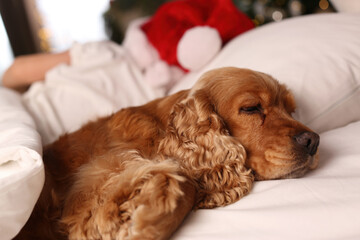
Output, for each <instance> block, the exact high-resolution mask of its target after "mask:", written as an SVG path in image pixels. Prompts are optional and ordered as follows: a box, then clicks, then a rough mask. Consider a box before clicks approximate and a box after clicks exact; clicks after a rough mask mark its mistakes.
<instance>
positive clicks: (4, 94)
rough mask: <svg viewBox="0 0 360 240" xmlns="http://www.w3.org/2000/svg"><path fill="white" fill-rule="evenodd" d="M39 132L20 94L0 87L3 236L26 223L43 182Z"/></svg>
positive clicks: (0, 224) (0, 230)
mask: <svg viewBox="0 0 360 240" xmlns="http://www.w3.org/2000/svg"><path fill="white" fill-rule="evenodd" d="M41 152H42V147H41V141H40V136H39V134H38V133H37V131H36V130H35V123H34V121H33V119H32V118H31V116H30V115H29V114H28V113H27V112H26V110H25V109H24V107H23V105H22V103H21V96H20V95H19V94H18V93H16V92H13V91H11V90H9V89H5V88H2V87H0V238H1V239H11V238H13V237H14V236H15V235H16V234H17V233H18V232H19V231H20V229H21V228H22V226H23V225H24V224H25V223H26V221H27V219H28V218H29V216H30V214H31V211H32V209H33V207H34V205H35V203H36V201H37V198H38V197H39V195H40V192H41V189H42V186H43V183H44V177H45V176H44V167H43V163H42V157H41Z"/></svg>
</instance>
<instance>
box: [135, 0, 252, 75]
mask: <svg viewBox="0 0 360 240" xmlns="http://www.w3.org/2000/svg"><path fill="white" fill-rule="evenodd" d="M252 28H254V24H253V22H252V21H251V20H250V19H249V18H248V17H247V16H246V15H245V14H243V13H242V12H240V11H239V10H238V9H237V8H236V7H235V6H234V4H233V3H232V1H231V0H178V1H172V2H168V3H166V4H164V5H162V6H161V7H160V8H159V9H158V11H157V12H156V13H155V15H154V16H153V17H152V18H151V19H150V20H149V21H147V22H146V23H144V24H143V25H142V26H141V29H142V30H143V31H144V33H145V34H146V36H147V39H148V40H149V42H150V43H151V44H152V45H153V46H154V47H155V48H156V49H157V51H158V53H159V56H160V58H161V59H162V60H164V61H165V62H167V63H168V64H169V65H175V66H179V67H180V68H182V69H185V70H195V69H197V68H199V67H201V66H202V65H203V64H204V63H205V62H207V61H208V60H210V59H211V58H212V57H213V56H214V55H215V54H216V53H217V52H218V51H219V50H220V48H221V47H222V46H223V45H224V44H226V43H227V42H228V41H229V40H231V39H232V38H234V37H236V36H237V35H239V34H241V33H243V32H245V31H247V30H250V29H252Z"/></svg>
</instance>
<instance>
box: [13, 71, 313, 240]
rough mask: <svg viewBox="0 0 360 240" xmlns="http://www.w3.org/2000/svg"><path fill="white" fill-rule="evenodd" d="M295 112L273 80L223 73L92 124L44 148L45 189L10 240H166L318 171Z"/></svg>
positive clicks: (309, 134)
mask: <svg viewBox="0 0 360 240" xmlns="http://www.w3.org/2000/svg"><path fill="white" fill-rule="evenodd" d="M294 111H295V102H294V98H293V96H292V94H291V93H290V92H289V90H288V89H287V88H286V87H285V86H284V85H282V84H280V83H279V82H278V81H277V80H275V79H273V78H272V77H271V76H269V75H267V74H264V73H260V72H256V71H252V70H249V69H239V68H233V67H227V68H219V69H215V70H211V71H209V72H207V73H205V74H204V75H203V76H202V77H201V78H200V79H199V80H198V82H197V83H196V84H195V85H194V87H193V88H192V89H190V90H184V91H180V92H178V93H176V94H173V95H170V96H167V97H164V98H160V99H156V100H154V101H151V102H149V103H148V104H146V105H143V106H138V107H129V108H125V109H122V110H120V111H118V112H116V113H114V114H113V115H111V116H108V117H104V118H101V119H99V120H97V121H94V122H90V123H88V124H86V125H85V126H83V127H82V128H81V129H79V130H77V131H75V132H73V133H70V134H66V135H64V136H62V137H60V138H59V139H58V140H57V141H55V142H54V143H53V144H51V145H49V146H47V147H45V149H44V156H43V159H44V165H45V172H46V180H45V186H44V188H43V191H42V193H41V196H40V198H39V200H38V202H37V204H36V206H35V209H34V211H33V213H32V215H31V217H30V219H29V221H28V222H27V224H26V225H25V227H24V228H23V229H22V231H21V232H20V233H19V235H18V236H17V237H16V238H15V239H70V240H75V239H168V238H169V237H170V236H171V234H172V233H173V232H174V231H175V230H176V229H177V227H178V226H179V225H180V224H181V223H182V221H183V220H184V218H185V217H186V216H187V214H188V213H189V212H190V211H191V210H192V209H198V208H215V207H218V206H225V205H228V204H231V203H234V202H235V201H237V200H239V199H240V198H242V197H243V196H244V195H246V194H247V193H249V191H250V189H251V187H252V184H253V181H254V180H268V179H282V178H297V177H301V176H303V175H304V174H305V173H306V172H307V171H308V170H310V169H314V168H316V166H317V164H318V150H317V149H318V145H319V135H318V134H316V133H314V132H313V131H312V130H310V129H309V128H308V127H306V126H304V125H303V124H301V123H300V122H298V121H296V120H294V118H293V117H292V116H291V114H292V113H293V112H294Z"/></svg>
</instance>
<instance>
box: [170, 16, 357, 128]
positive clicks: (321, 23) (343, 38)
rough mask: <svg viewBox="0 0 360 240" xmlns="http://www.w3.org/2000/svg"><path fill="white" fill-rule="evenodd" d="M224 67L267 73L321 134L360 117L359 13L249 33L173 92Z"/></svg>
mask: <svg viewBox="0 0 360 240" xmlns="http://www.w3.org/2000/svg"><path fill="white" fill-rule="evenodd" d="M223 66H235V67H241V68H250V69H253V70H257V71H261V72H265V73H268V74H270V75H272V76H273V77H275V78H276V79H278V80H279V81H280V82H282V83H285V84H286V85H287V86H288V87H289V88H290V89H291V90H292V92H293V93H294V95H295V99H296V102H297V106H298V108H297V112H296V114H295V117H296V118H297V119H299V120H300V121H302V122H303V123H305V124H307V125H308V126H310V127H311V128H313V130H316V131H318V132H323V131H326V130H329V129H333V128H336V127H340V126H343V125H345V124H347V123H350V122H353V121H356V120H359V119H360V107H359V103H360V15H359V14H358V15H355V14H340V13H333V14H318V15H309V16H303V17H298V18H293V19H289V20H284V21H283V22H280V23H272V24H268V25H265V26H262V27H259V28H256V29H254V30H251V31H249V32H247V33H245V34H242V35H240V36H239V37H237V38H235V39H234V40H233V41H231V42H230V43H229V44H228V45H226V46H225V47H224V49H223V50H222V51H221V52H220V54H219V55H218V56H217V57H216V58H215V59H214V60H213V61H212V62H211V63H210V64H209V65H207V66H206V67H205V68H204V69H202V70H201V71H199V72H192V73H190V74H188V75H187V76H186V77H185V78H184V79H183V80H182V81H181V82H180V83H179V84H178V85H177V86H175V87H174V88H173V89H172V90H171V93H174V92H177V91H179V90H182V89H186V88H190V87H191V86H192V85H193V84H194V83H195V82H196V80H197V79H198V78H199V77H200V75H201V74H202V73H204V72H205V71H207V70H210V69H213V68H218V67H223Z"/></svg>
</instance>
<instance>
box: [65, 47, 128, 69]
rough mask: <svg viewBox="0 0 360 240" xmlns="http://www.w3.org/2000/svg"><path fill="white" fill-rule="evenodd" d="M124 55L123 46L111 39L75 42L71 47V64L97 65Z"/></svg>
mask: <svg viewBox="0 0 360 240" xmlns="http://www.w3.org/2000/svg"><path fill="white" fill-rule="evenodd" d="M122 57H123V49H122V47H121V46H120V45H118V44H116V43H114V42H111V41H98V42H88V43H74V44H73V45H72V47H71V48H70V61H71V65H72V66H75V67H96V66H99V65H103V64H106V63H109V62H111V61H114V60H116V59H119V58H122Z"/></svg>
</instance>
